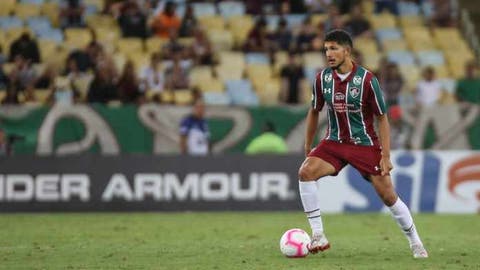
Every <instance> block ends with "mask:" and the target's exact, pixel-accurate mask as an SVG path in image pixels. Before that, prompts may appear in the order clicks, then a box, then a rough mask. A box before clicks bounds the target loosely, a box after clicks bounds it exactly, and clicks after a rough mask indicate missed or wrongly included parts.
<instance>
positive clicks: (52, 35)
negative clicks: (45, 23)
mask: <svg viewBox="0 0 480 270" xmlns="http://www.w3.org/2000/svg"><path fill="white" fill-rule="evenodd" d="M35 34H36V35H37V38H39V39H47V40H53V41H55V42H56V43H62V42H63V33H62V31H61V30H60V29H55V28H53V29H43V30H41V31H39V32H36V33H35Z"/></svg>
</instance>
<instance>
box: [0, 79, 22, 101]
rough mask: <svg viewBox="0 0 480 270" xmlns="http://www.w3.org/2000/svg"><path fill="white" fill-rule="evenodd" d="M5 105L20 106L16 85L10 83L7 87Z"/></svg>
mask: <svg viewBox="0 0 480 270" xmlns="http://www.w3.org/2000/svg"><path fill="white" fill-rule="evenodd" d="M2 104H3V105H17V104H20V101H19V99H18V88H17V87H16V85H15V84H14V83H9V84H8V85H7V92H6V93H5V97H3V99H2Z"/></svg>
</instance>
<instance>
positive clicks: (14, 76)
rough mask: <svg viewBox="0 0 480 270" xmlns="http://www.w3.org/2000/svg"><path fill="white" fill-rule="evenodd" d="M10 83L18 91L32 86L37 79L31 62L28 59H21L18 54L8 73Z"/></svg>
mask: <svg viewBox="0 0 480 270" xmlns="http://www.w3.org/2000/svg"><path fill="white" fill-rule="evenodd" d="M9 77H10V81H11V82H12V83H13V84H14V85H15V87H16V88H17V89H18V90H19V91H23V90H25V89H26V88H28V87H30V86H33V84H34V83H35V80H36V78H37V74H36V73H35V70H34V69H33V67H32V62H31V60H29V59H25V58H23V56H22V55H20V54H18V55H17V56H16V57H15V66H14V67H13V69H12V71H11V73H10V76H9Z"/></svg>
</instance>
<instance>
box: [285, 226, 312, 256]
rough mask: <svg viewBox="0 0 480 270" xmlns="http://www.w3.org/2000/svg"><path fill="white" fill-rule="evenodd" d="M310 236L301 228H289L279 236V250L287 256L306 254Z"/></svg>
mask: <svg viewBox="0 0 480 270" xmlns="http://www.w3.org/2000/svg"><path fill="white" fill-rule="evenodd" d="M309 245H310V236H309V235H308V233H306V232H305V231H304V230H302V229H290V230H288V231H286V232H285V233H284V234H283V235H282V238H280V251H281V252H282V254H283V255H285V256H287V257H289V258H301V257H306V256H307V255H308V246H309Z"/></svg>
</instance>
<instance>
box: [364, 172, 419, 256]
mask: <svg viewBox="0 0 480 270" xmlns="http://www.w3.org/2000/svg"><path fill="white" fill-rule="evenodd" d="M370 180H371V182H372V185H373V187H374V188H375V191H376V192H377V194H378V196H380V198H381V199H382V201H383V203H384V204H385V205H386V206H388V208H389V209H390V212H391V213H392V217H393V218H394V219H395V221H396V222H397V224H398V225H399V226H400V228H401V229H402V231H403V233H404V234H405V236H406V237H407V239H408V242H409V244H410V248H411V250H412V252H413V256H414V257H415V258H427V257H428V253H427V251H426V250H425V248H424V247H423V243H422V241H421V240H420V237H419V235H418V232H417V229H416V227H415V223H414V222H413V218H412V215H411V213H410V210H409V209H408V207H407V205H406V204H405V203H404V202H403V201H402V200H401V199H400V197H398V195H397V193H396V192H395V189H394V187H393V184H392V180H391V177H390V175H384V176H382V175H371V176H370Z"/></svg>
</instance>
